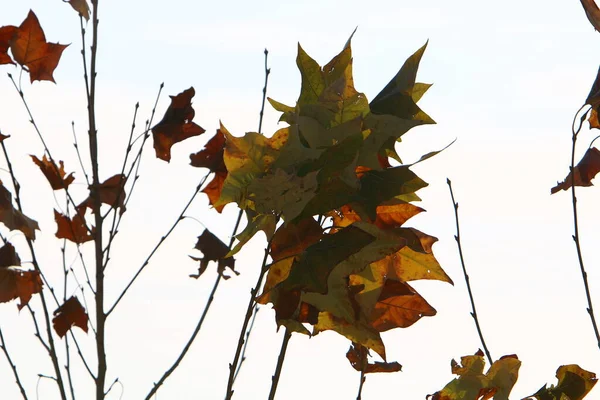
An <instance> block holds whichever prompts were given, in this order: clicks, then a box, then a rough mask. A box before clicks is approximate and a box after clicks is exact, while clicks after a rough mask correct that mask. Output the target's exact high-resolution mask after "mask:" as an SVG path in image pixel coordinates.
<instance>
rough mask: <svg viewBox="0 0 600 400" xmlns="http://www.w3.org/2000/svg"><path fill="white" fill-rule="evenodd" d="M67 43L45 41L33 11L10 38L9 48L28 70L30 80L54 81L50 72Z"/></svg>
mask: <svg viewBox="0 0 600 400" xmlns="http://www.w3.org/2000/svg"><path fill="white" fill-rule="evenodd" d="M67 46H68V45H64V44H58V43H48V42H46V36H45V35H44V31H43V30H42V27H41V26H40V21H39V20H38V19H37V17H36V15H35V13H34V12H33V11H29V14H28V15H27V18H25V21H23V23H22V24H21V25H20V26H19V28H18V30H17V32H16V33H15V35H13V37H12V39H11V40H10V50H11V52H12V55H13V58H14V59H15V61H16V62H18V63H19V64H21V65H22V66H23V67H26V68H27V69H28V70H29V78H30V79H31V82H33V81H35V80H38V81H42V80H45V81H51V82H54V77H53V76H52V73H53V72H54V70H55V69H56V67H57V66H58V62H59V61H60V56H61V55H62V52H63V50H64V49H65V48H67Z"/></svg>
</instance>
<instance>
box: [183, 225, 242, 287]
mask: <svg viewBox="0 0 600 400" xmlns="http://www.w3.org/2000/svg"><path fill="white" fill-rule="evenodd" d="M194 248H195V249H197V250H200V251H201V252H202V254H203V255H204V257H203V258H198V257H191V258H192V259H193V260H194V261H200V268H198V273H197V274H194V275H190V277H192V278H196V279H198V278H199V277H200V275H202V274H203V273H204V271H206V268H207V267H208V263H209V261H216V262H217V263H218V266H217V272H219V274H221V276H223V278H225V279H229V276H227V275H224V272H225V268H227V267H229V268H230V269H231V270H232V271H233V272H234V273H235V274H237V275H239V274H238V272H237V271H236V270H235V259H234V258H233V257H227V258H225V256H226V255H227V253H229V247H227V245H225V243H223V242H222V241H221V239H219V238H218V237H216V236H215V235H213V234H212V232H210V231H209V230H208V229H205V230H204V232H202V235H200V236H198V242H197V243H196V246H194Z"/></svg>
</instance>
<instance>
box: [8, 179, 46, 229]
mask: <svg viewBox="0 0 600 400" xmlns="http://www.w3.org/2000/svg"><path fill="white" fill-rule="evenodd" d="M0 222H2V223H3V224H4V225H6V227H7V228H8V229H10V230H15V229H17V230H19V231H21V232H23V234H24V235H25V237H26V238H28V239H31V240H35V230H36V229H37V230H39V229H40V226H39V225H38V223H37V222H36V221H34V220H32V219H31V218H29V217H27V216H26V215H24V214H23V213H22V212H21V211H19V210H17V209H15V208H14V207H13V205H12V195H11V194H10V192H9V191H8V190H7V189H6V188H5V187H4V185H3V184H2V181H0Z"/></svg>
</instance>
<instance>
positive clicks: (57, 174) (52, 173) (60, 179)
mask: <svg viewBox="0 0 600 400" xmlns="http://www.w3.org/2000/svg"><path fill="white" fill-rule="evenodd" d="M31 159H32V160H33V162H34V163H35V164H36V165H37V166H38V167H40V170H41V171H42V173H43V174H44V176H45V177H46V179H47V180H48V182H49V183H50V186H51V187H52V189H53V190H60V189H66V188H67V187H68V186H69V185H70V184H71V183H73V181H74V180H75V177H74V176H73V172H71V173H70V174H69V175H67V174H66V173H65V163H64V162H62V161H59V165H60V167H58V166H57V165H56V163H55V162H54V161H53V160H49V159H48V158H47V157H46V155H45V154H44V156H43V157H42V159H41V160H40V159H39V158H37V157H36V156H34V155H31Z"/></svg>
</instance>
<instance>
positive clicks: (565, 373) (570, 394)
mask: <svg viewBox="0 0 600 400" xmlns="http://www.w3.org/2000/svg"><path fill="white" fill-rule="evenodd" d="M556 377H557V378H558V384H557V385H556V386H554V385H550V387H546V385H544V386H542V388H541V389H540V390H538V391H537V392H536V393H535V394H532V395H531V396H528V397H527V399H531V398H535V399H537V400H562V399H564V398H567V399H569V400H581V399H583V398H584V397H585V396H587V394H588V393H589V392H590V390H592V388H593V387H594V386H595V385H596V383H597V382H598V379H597V378H596V374H594V373H593V372H589V371H586V370H585V369H583V368H581V367H580V366H579V365H576V364H570V365H562V366H560V367H559V368H558V369H557V370H556Z"/></svg>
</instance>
